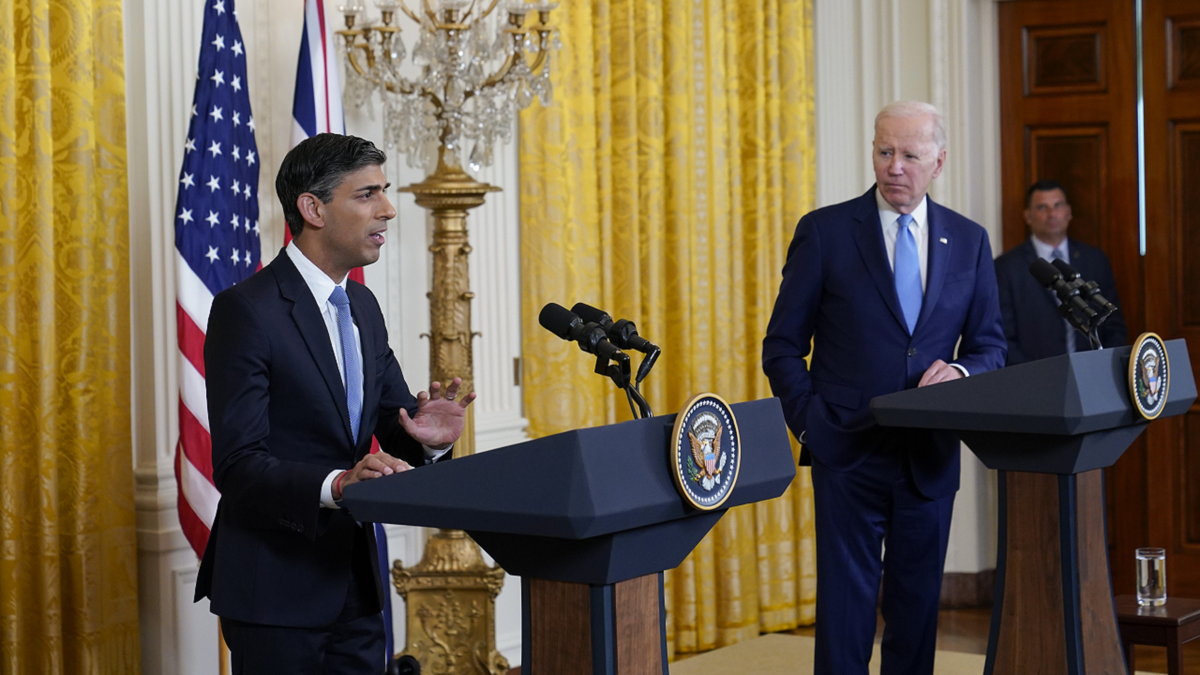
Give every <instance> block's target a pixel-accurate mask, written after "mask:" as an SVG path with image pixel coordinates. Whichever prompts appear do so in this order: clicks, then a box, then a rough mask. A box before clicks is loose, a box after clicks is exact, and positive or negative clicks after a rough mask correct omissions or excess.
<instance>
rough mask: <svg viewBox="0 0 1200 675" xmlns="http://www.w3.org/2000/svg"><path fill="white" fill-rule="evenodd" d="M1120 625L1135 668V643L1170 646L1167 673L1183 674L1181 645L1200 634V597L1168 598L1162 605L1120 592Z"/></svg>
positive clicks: (1128, 658) (1127, 654)
mask: <svg viewBox="0 0 1200 675" xmlns="http://www.w3.org/2000/svg"><path fill="white" fill-rule="evenodd" d="M1115 600H1116V604H1117V627H1118V628H1119V629H1120V631H1121V644H1122V646H1123V647H1124V648H1125V663H1126V665H1127V666H1128V667H1129V672H1130V675H1132V674H1133V672H1134V667H1133V646H1134V645H1135V644H1137V645H1154V646H1158V647H1166V648H1167V673H1169V675H1183V662H1182V660H1181V658H1180V647H1182V646H1183V643H1185V642H1188V641H1191V640H1195V639H1196V638H1200V600H1191V599H1188V598H1167V602H1166V604H1163V605H1162V606H1159V607H1139V606H1138V604H1137V597H1136V596H1133V595H1118V596H1117V597H1116V598H1115Z"/></svg>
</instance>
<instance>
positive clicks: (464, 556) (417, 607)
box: [392, 150, 508, 675]
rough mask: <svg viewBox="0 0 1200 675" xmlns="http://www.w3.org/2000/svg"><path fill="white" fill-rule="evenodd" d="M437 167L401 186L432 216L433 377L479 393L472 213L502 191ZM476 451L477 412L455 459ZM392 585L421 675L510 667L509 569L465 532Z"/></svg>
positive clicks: (447, 539)
mask: <svg viewBox="0 0 1200 675" xmlns="http://www.w3.org/2000/svg"><path fill="white" fill-rule="evenodd" d="M444 152H445V151H444V150H443V151H442V153H441V154H443V157H441V158H439V162H438V168H437V171H435V172H434V173H433V174H432V175H430V176H429V177H428V178H426V179H425V180H424V181H422V182H420V183H416V184H413V185H410V186H408V187H404V188H400V191H401V192H411V193H413V194H414V195H415V196H416V201H417V204H418V205H419V206H423V207H425V208H427V209H429V211H430V212H431V213H432V215H433V244H432V245H430V247H429V250H430V252H432V253H433V282H432V290H430V291H429V294H428V297H429V313H430V330H429V335H428V336H427V337H428V338H429V371H430V378H431V380H433V381H436V382H441V383H442V384H443V386H445V385H447V384H448V383H449V382H450V381H451V380H452V379H453V378H455V377H460V378H462V391H463V392H470V391H474V390H475V378H474V370H473V368H474V366H473V362H472V356H471V340H472V338H473V337H474V335H473V334H472V332H471V300H472V299H473V298H474V297H475V294H474V293H472V292H471V289H470V277H469V274H468V272H469V266H468V261H467V256H468V255H470V253H471V244H470V242H469V241H468V236H467V211H468V210H469V209H472V208H475V207H476V206H479V205H480V204H483V198H484V195H485V194H487V193H488V192H498V191H499V190H500V188H498V187H495V186H493V185H488V184H486V183H480V182H479V181H476V180H474V179H472V178H471V177H470V176H468V175H467V174H466V173H465V172H463V170H462V169H461V168H457V167H450V166H447V165H446V163H445V161H444ZM474 452H475V411H474V407H471V408H467V418H466V424H465V426H464V428H463V434H462V437H461V438H460V439H459V440H458V442H457V443H455V444H454V456H455V457H462V456H464V455H471V454H474ZM392 583H393V584H395V586H396V590H397V591H398V592H399V593H400V597H402V598H404V601H405V607H406V610H407V611H406V612H405V615H406V619H407V645H406V648H405V650H404V652H402V654H407V655H410V656H412V657H414V658H416V659H417V660H418V661H419V662H420V663H421V672H422V673H423V674H424V675H506V674H507V673H508V661H507V660H506V659H505V658H504V657H503V656H501V655H500V653H499V652H497V651H496V633H495V624H496V596H497V595H499V593H500V587H501V586H502V585H503V583H504V570H502V569H500V567H499V566H496V567H488V566H487V565H486V564H484V562H483V556H482V555H481V554H480V551H479V547H478V546H477V545H476V544H475V542H473V541H471V539H470V538H469V537H468V536H467V535H466V533H464V532H463V531H462V530H439V531H438V532H437V533H435V534H434V535H433V536H432V537H431V538H430V539H429V541H428V542H426V544H425V553H424V556H423V557H422V558H421V562H419V563H418V564H417V565H416V566H414V567H408V568H406V567H404V566H403V564H402V562H401V561H400V560H397V561H396V562H395V564H394V565H393V566H392Z"/></svg>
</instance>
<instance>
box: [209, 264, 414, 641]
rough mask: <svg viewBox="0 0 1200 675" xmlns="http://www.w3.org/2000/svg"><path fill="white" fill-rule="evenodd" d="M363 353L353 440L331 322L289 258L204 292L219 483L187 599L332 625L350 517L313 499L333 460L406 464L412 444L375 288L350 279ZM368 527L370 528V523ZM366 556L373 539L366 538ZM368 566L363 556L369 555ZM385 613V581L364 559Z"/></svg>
mask: <svg viewBox="0 0 1200 675" xmlns="http://www.w3.org/2000/svg"><path fill="white" fill-rule="evenodd" d="M346 291H347V294H348V295H349V297H350V308H351V312H352V314H353V316H354V321H355V323H356V324H357V325H358V329H359V335H360V338H361V341H362V353H363V359H362V362H363V406H362V420H361V423H360V432H359V436H360V438H359V439H358V442H357V443H356V442H355V441H354V440H353V437H352V435H351V430H350V416H349V412H348V409H347V406H346V393H345V386H344V385H343V383H342V378H341V375H340V374H339V371H338V367H337V361H336V358H335V357H334V353H333V345H332V343H331V341H330V339H329V331H328V329H327V328H326V326H325V321H324V319H323V318H322V317H321V312H320V309H318V306H317V303H316V302H315V301H314V299H313V296H312V292H311V291H310V290H309V288H308V285H307V284H306V283H305V282H304V278H303V277H302V276H301V275H300V272H299V271H298V270H297V269H296V266H295V265H294V264H293V263H292V261H291V259H290V258H288V256H287V254H286V253H280V255H278V256H277V257H276V258H275V260H274V261H272V262H271V264H270V265H268V266H267V267H265V268H263V269H262V270H260V271H259V272H258V273H257V274H255V275H253V276H251V277H250V278H249V279H246V280H245V281H243V282H241V283H239V284H237V285H235V286H232V287H230V288H228V289H226V290H225V291H223V292H221V293H220V294H218V295H217V296H216V298H215V299H214V300H213V305H212V311H211V313H210V315H209V321H208V332H207V336H206V339H205V344H204V367H205V370H206V382H207V387H208V414H209V422H210V425H211V431H212V461H213V479H214V482H215V483H216V486H217V489H218V490H220V491H221V501H220V503H219V505H218V507H217V516H216V521H215V522H214V523H213V528H212V533H211V535H210V536H209V539H208V546H207V548H206V549H205V551H204V558H203V560H202V561H201V565H200V574H199V578H198V579H197V584H196V599H197V600H199V599H200V598H202V597H205V596H207V597H209V598H211V599H212V605H211V609H212V612H213V613H214V614H217V615H218V616H222V617H228V618H232V619H237V620H240V621H245V622H250V623H258V624H270V625H275V626H292V627H301V628H311V627H317V626H324V625H329V624H331V623H333V622H334V621H335V620H336V619H337V618H338V615H339V614H340V613H341V611H342V608H343V606H344V604H345V602H346V596H347V589H348V586H349V584H350V581H351V577H352V564H351V561H352V556H351V553H352V548H353V546H352V544H353V540H354V536H355V528H357V527H359V525H358V524H356V523H355V521H354V518H353V516H352V514H350V513H349V512H348V511H346V510H345V509H340V510H336V509H325V508H321V506H320V498H321V486H322V483H323V482H324V481H325V477H326V476H327V475H328V474H329V473H330V471H332V470H334V469H349V468H351V467H352V466H354V464H355V463H356V462H358V461H359V460H360V459H362V458H363V457H364V456H365V455H366V454H367V453H368V452H369V451H370V449H371V432H372V431H373V432H374V434H375V436H376V437H377V438H378V439H379V441H380V445H381V446H382V448H383V449H384V450H385V451H387V452H388V453H390V454H393V455H395V456H397V457H400V458H402V459H404V460H405V461H407V462H408V463H409V464H411V465H413V466H420V465H422V464H424V463H425V454H424V449H423V448H422V446H421V445H420V444H419V443H417V442H416V441H415V440H413V439H412V438H410V437H409V436H408V434H407V433H406V432H405V431H404V429H403V427H401V426H400V424H399V419H398V415H399V410H400V408H401V407H402V406H403V407H405V408H407V409H408V411H409V414H410V415H413V414H415V413H416V409H417V406H416V400H415V399H414V398H413V396H412V394H411V392H410V391H409V389H408V385H407V384H406V383H405V381H404V376H403V374H402V373H401V372H400V366H399V364H398V363H397V362H396V358H395V356H394V355H393V354H392V350H391V348H390V347H389V346H388V339H387V329H386V328H385V326H384V321H383V314H382V312H381V311H380V309H379V304H378V302H377V301H376V300H375V296H374V295H373V294H372V293H371V292H370V291H369V290H367V288H366V287H365V286H363V285H362V284H358V283H355V282H353V281H351V282H349V283H348V284H347V288H346ZM366 527H370V526H369V525H366ZM366 538H367V541H368V546H369V549H370V560H375V556H376V553H375V537H374V536H373V534H371V533H370V532H368V536H367V537H366ZM368 562H369V561H368ZM370 567H371V568H372V570H373V576H374V578H375V585H376V596H377V599H378V601H379V602H380V608H382V602H383V599H384V597H385V596H384V594H383V589H384V584H383V580H381V579H380V578H379V570H378V565H374V564H371V565H370Z"/></svg>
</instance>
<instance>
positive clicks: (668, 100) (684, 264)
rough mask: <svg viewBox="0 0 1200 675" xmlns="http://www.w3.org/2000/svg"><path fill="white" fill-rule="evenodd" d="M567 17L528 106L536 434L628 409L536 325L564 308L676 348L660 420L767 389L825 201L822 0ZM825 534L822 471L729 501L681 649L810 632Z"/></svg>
mask: <svg viewBox="0 0 1200 675" xmlns="http://www.w3.org/2000/svg"><path fill="white" fill-rule="evenodd" d="M554 17H555V20H556V23H557V25H558V27H559V29H560V30H561V32H562V41H563V43H564V45H565V46H564V48H563V50H562V51H561V52H556V53H555V54H554V55H553V57H552V58H553V61H552V65H551V67H552V80H553V84H554V88H555V89H554V91H555V94H554V96H555V100H554V103H553V105H551V106H548V107H544V108H543V107H541V106H538V105H534V106H532V107H530V108H529V109H527V110H526V111H525V112H523V113H522V117H521V135H520V139H521V141H520V142H521V148H520V157H521V159H520V161H521V220H522V231H521V266H522V269H521V271H522V303H523V305H524V307H526V308H527V310H528V311H526V312H524V314H525V316H526V317H529V318H528V319H526V323H525V324H524V326H523V332H524V338H523V339H524V343H523V353H524V359H523V363H524V385H525V388H524V390H525V410H526V416H527V417H528V418H529V420H530V425H531V432H532V433H533V434H534V435H535V436H542V435H546V434H551V433H556V432H559V431H564V430H567V429H572V428H579V427H587V426H596V425H601V424H610V423H613V422H617V421H621V420H625V419H629V418H630V416H631V415H630V412H629V409H628V405H627V403H626V401H625V397H624V395H623V394H621V392H619V391H618V390H617V389H616V388H615V387H613V386H612V385H611V383H608V382H607V381H606V380H603V379H602V378H599V377H596V376H595V375H593V374H592V373H591V370H592V365H593V364H592V363H591V362H589V360H588V359H587V358H581V355H580V353H579V352H578V350H576V349H574V348H571V347H570V346H569V345H565V344H563V343H562V342H561V341H559V340H558V339H557V338H555V337H554V336H553V335H551V334H549V333H547V332H546V331H544V330H542V329H541V328H540V327H539V326H538V325H537V322H536V319H534V318H533V317H535V316H536V315H537V311H538V309H540V308H541V307H542V306H543V305H544V304H546V303H547V302H557V303H559V304H563V305H565V306H568V307H569V306H570V305H571V304H572V303H574V302H578V301H582V302H586V303H588V304H591V305H594V306H596V307H601V308H604V309H605V310H607V311H608V312H609V313H610V314H612V315H613V316H614V317H617V318H628V319H631V320H634V321H636V322H637V325H638V330H639V332H640V333H641V334H642V335H643V336H646V337H648V338H649V339H651V340H653V341H655V342H656V343H657V344H659V345H660V346H661V347H662V349H663V356H662V358H661V359H660V360H659V361H658V365H657V366H656V367H655V370H654V372H653V374H652V375H651V376H650V377H649V378H648V379H647V380H646V381H645V382H644V384H643V391H644V393H645V394H646V396H647V399H648V400H649V401H650V403H651V405H652V406H653V407H654V409H655V410H656V411H658V412H659V413H660V414H663V413H670V412H675V411H677V410H678V409H679V408H680V407H681V406H682V405H683V403H684V402H686V401H687V399H689V398H690V397H691V396H692V395H693V394H696V393H699V392H702V391H711V392H715V393H718V394H720V395H722V396H723V397H725V398H726V400H730V401H743V400H750V399H758V398H765V397H769V396H770V388H769V386H768V384H767V381H766V378H765V377H764V376H763V374H762V366H761V356H760V355H761V341H762V336H763V334H764V332H765V330H766V325H767V320H768V319H769V317H770V312H771V309H772V307H773V305H774V300H775V295H776V293H777V292H778V287H779V281H780V271H781V269H782V267H783V262H784V256H785V253H786V250H787V245H788V243H789V242H790V240H791V235H792V231H793V230H794V228H795V224H796V221H797V220H798V219H799V217H800V216H801V215H802V214H803V213H805V212H806V211H808V210H810V209H811V208H812V207H813V202H814V170H815V167H814V143H813V103H812V90H813V70H812V2H811V0H764V1H763V2H755V3H747V2H738V1H736V0H656V1H653V2H647V1H646V0H593V1H592V2H587V1H578V2H576V1H572V2H564V3H562V5H561V6H560V8H559V9H558V10H556V13H555V15H554ZM636 360H637V359H636V358H635V361H636ZM793 451H794V452H796V451H797V450H796V449H795V448H793ZM813 538H814V534H813V519H812V483H811V480H810V477H809V474H808V471H807V469H802V470H800V471H799V472H798V476H797V480H796V481H795V482H794V483H793V484H792V486H791V487H790V488H789V489H788V491H787V493H785V494H784V496H783V497H780V498H779V499H776V500H772V501H770V502H765V503H759V504H754V505H748V506H743V507H738V508H736V509H732V510H730V511H729V512H728V513H727V514H726V515H725V517H724V518H722V520H721V521H720V523H719V524H718V525H717V526H716V527H715V528H714V529H713V531H712V532H711V533H710V534H709V535H708V536H707V537H706V538H705V539H704V540H703V541H702V542H701V543H700V545H699V546H697V547H696V550H695V551H694V552H693V553H692V554H691V555H690V556H689V557H688V558H687V560H685V561H684V563H683V564H682V565H680V566H679V567H678V568H677V569H675V570H673V571H671V572H670V573H669V574H668V575H667V584H666V585H667V604H668V633H669V634H668V640H669V648H670V649H671V650H672V651H673V652H674V651H679V652H693V651H702V650H707V649H712V648H715V647H719V646H723V645H728V644H732V643H735V642H738V641H740V640H744V639H747V638H749V637H753V636H755V635H758V634H759V633H760V632H767V631H778V630H785V629H789V628H794V627H796V626H798V625H805V624H810V623H812V621H813V609H814V601H815V597H816V576H815V569H816V562H815V549H814V542H813Z"/></svg>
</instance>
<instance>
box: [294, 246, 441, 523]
mask: <svg viewBox="0 0 1200 675" xmlns="http://www.w3.org/2000/svg"><path fill="white" fill-rule="evenodd" d="M284 250H285V252H286V253H287V256H288V257H289V258H291V260H292V264H294V265H295V266H296V270H297V271H299V272H300V276H301V277H303V278H304V283H305V284H307V285H308V290H310V291H312V297H313V300H314V301H316V303H317V309H318V310H319V311H320V312H321V318H322V319H324V320H325V328H326V329H327V330H328V331H329V342H330V345H331V346H332V347H333V356H334V358H336V359H337V367H338V374H339V375H341V376H342V385H343V386H345V383H346V365H345V363H344V361H345V358H344V357H343V356H342V334H341V331H340V330H338V321H337V307H336V306H335V305H334V304H333V303H332V302H330V301H329V296H330V295H332V294H333V289H334V287H336V286H341V287H342V290H346V280H345V279H342V282H341V283H334V281H333V279H330V278H329V275H328V274H325V272H323V271H321V268H319V267H317V266H316V264H314V263H313V262H312V261H311V260H309V259H308V257H307V256H305V255H304V252H303V251H301V250H300V249H299V247H297V246H296V242H295V241H292V242H291V243H289V244H288V245H287V248H286V249H284ZM351 325H352V326H353V327H354V347H355V348H356V349H358V351H359V352H360V353H361V352H362V335H361V334H360V333H359V332H358V324H357V323H352V324H351ZM366 361H367V359H363V362H364V363H365V362H366ZM359 381H360V382H361V381H363V378H359ZM359 400H363V392H361V391H360V392H359ZM371 431H374V430H371ZM422 447H424V448H425V457H426V458H428V459H437V458H438V457H441V456H442V455H444V454H446V453H447V452H449V451H450V448H445V449H443V450H434V449H432V448H430V447H429V446H427V445H425V446H422ZM450 447H453V445H451V446H450ZM341 472H342V470H341V469H334V470H333V471H330V472H329V475H328V476H326V477H325V481H324V482H323V483H322V484H321V506H324V507H326V508H330V509H336V508H340V507H338V505H337V502H335V501H334V499H333V481H334V479H335V478H337V475H338V474H339V473H341Z"/></svg>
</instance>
